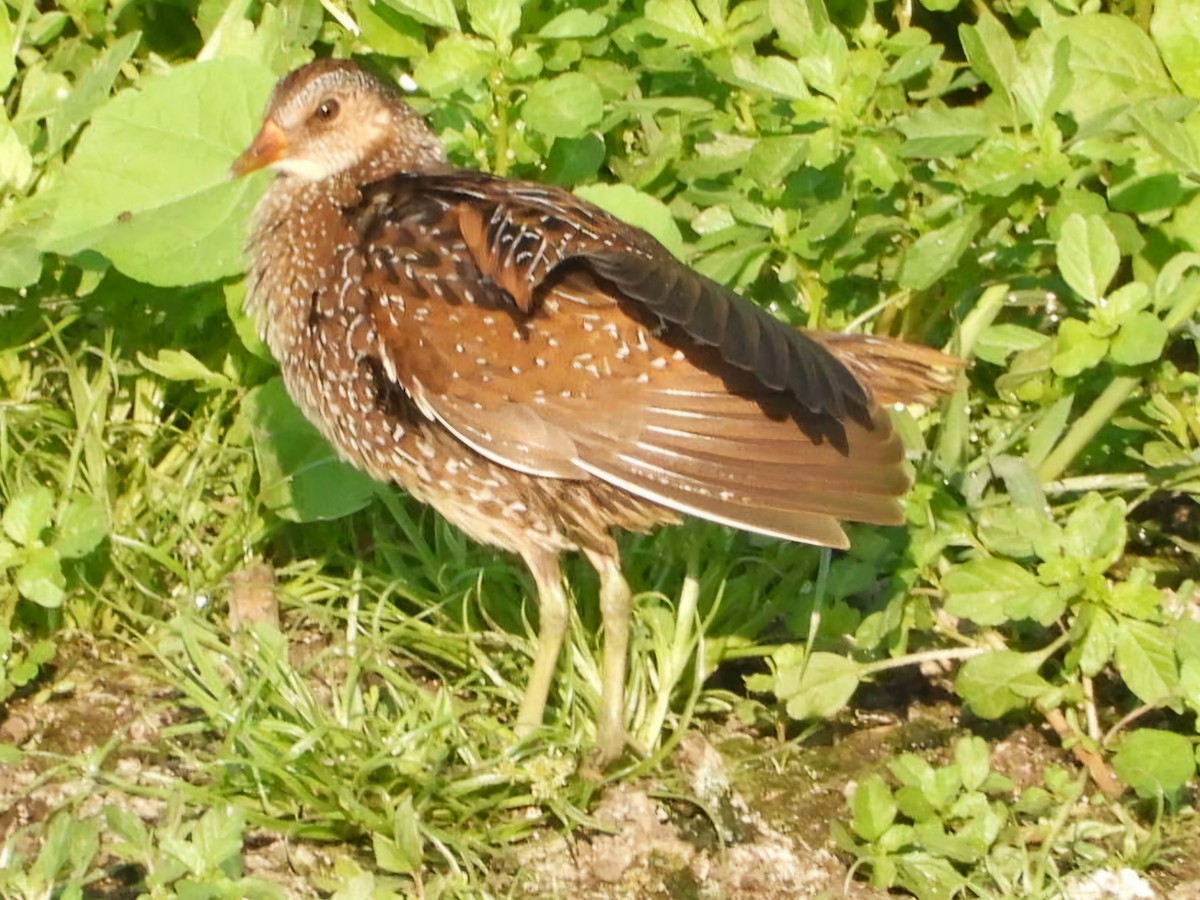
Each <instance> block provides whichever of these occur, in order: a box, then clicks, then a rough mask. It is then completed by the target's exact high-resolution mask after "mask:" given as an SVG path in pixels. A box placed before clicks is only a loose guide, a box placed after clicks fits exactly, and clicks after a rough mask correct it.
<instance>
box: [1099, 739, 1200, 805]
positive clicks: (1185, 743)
mask: <svg viewBox="0 0 1200 900" xmlns="http://www.w3.org/2000/svg"><path fill="white" fill-rule="evenodd" d="M1112 763H1113V770H1114V771H1115V772H1116V773H1117V777H1118V778H1120V779H1121V780H1122V781H1123V782H1125V784H1127V785H1129V786H1130V787H1131V788H1133V789H1134V790H1135V791H1136V792H1137V795H1138V796H1139V797H1143V798H1145V799H1147V800H1152V799H1154V798H1156V797H1159V796H1163V795H1166V796H1167V797H1170V796H1171V795H1173V794H1176V793H1178V792H1179V791H1180V790H1182V789H1183V788H1184V786H1186V785H1187V783H1188V782H1189V781H1190V780H1191V778H1192V776H1193V775H1194V774H1195V773H1196V757H1195V753H1194V751H1193V749H1192V742H1191V741H1190V740H1188V739H1187V738H1186V737H1184V736H1183V735H1182V734H1176V733H1175V732H1173V731H1161V730H1159V729H1157V728H1139V729H1138V730H1137V731H1134V732H1132V733H1131V734H1129V735H1128V736H1127V737H1126V738H1125V739H1124V740H1123V741H1121V746H1120V747H1119V748H1117V752H1116V753H1115V754H1114V755H1113V760H1112Z"/></svg>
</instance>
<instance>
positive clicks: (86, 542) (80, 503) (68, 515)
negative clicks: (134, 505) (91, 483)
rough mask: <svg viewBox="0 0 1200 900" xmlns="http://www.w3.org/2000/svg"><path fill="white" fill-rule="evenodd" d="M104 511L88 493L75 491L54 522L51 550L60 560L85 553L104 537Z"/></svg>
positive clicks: (106, 532) (101, 505)
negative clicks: (55, 530) (55, 526)
mask: <svg viewBox="0 0 1200 900" xmlns="http://www.w3.org/2000/svg"><path fill="white" fill-rule="evenodd" d="M109 528H110V525H109V519H108V510H107V508H106V507H105V506H104V504H103V503H101V502H100V501H99V500H97V499H96V498H95V497H93V496H91V495H90V494H76V495H75V496H73V497H72V498H71V500H70V502H69V503H67V508H66V509H65V510H64V511H63V515H62V520H61V521H60V522H59V523H58V535H57V537H56V538H55V540H54V549H55V550H56V551H57V552H58V555H59V556H61V557H62V558H63V559H78V558H80V557H82V556H87V555H88V554H89V553H91V552H92V551H93V550H95V549H96V548H97V547H98V546H100V542H101V541H103V540H104V539H105V538H106V537H108V532H109Z"/></svg>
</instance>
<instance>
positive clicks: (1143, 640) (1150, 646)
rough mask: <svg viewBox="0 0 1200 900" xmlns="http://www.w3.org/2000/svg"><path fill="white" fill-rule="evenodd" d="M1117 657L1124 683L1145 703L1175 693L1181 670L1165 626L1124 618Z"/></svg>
mask: <svg viewBox="0 0 1200 900" xmlns="http://www.w3.org/2000/svg"><path fill="white" fill-rule="evenodd" d="M1114 659H1115V661H1116V664H1117V671H1118V672H1120V673H1121V678H1123V679H1124V680H1125V685H1126V686H1127V687H1128V688H1129V689H1130V690H1131V691H1133V692H1134V693H1135V694H1137V696H1138V698H1139V699H1140V700H1141V701H1142V702H1143V703H1158V702H1159V701H1161V700H1164V699H1166V698H1167V697H1168V696H1170V695H1171V694H1173V693H1174V692H1175V689H1176V687H1177V686H1178V684H1179V671H1178V669H1177V668H1176V664H1175V651H1174V647H1173V646H1172V641H1171V636H1170V634H1169V632H1168V631H1167V629H1166V628H1164V627H1162V626H1160V625H1152V624H1150V623H1149V622H1138V621H1134V620H1130V619H1125V620H1124V621H1122V622H1121V627H1120V628H1119V629H1117V639H1116V651H1115V653H1114Z"/></svg>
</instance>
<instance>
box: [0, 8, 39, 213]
mask: <svg viewBox="0 0 1200 900" xmlns="http://www.w3.org/2000/svg"><path fill="white" fill-rule="evenodd" d="M0 18H2V16H0ZM32 175H33V156H32V154H30V152H29V148H27V147H26V146H25V142H24V141H22V140H21V138H20V136H19V135H18V134H17V131H16V129H15V128H13V126H12V123H11V122H9V120H8V115H7V114H6V113H5V111H4V109H3V107H0V191H6V192H13V193H19V192H20V191H22V190H23V189H24V188H25V185H26V184H27V183H28V182H29V179H30V176H32Z"/></svg>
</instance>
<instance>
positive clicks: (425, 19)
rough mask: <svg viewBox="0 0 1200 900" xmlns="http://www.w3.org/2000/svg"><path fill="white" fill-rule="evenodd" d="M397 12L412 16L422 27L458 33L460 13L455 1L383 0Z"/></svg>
mask: <svg viewBox="0 0 1200 900" xmlns="http://www.w3.org/2000/svg"><path fill="white" fill-rule="evenodd" d="M382 2H383V3H386V4H387V5H388V6H390V7H392V9H394V10H396V11H397V12H402V13H404V14H405V15H406V16H411V17H412V18H414V19H416V20H417V21H418V22H420V23H421V24H422V25H434V26H436V27H437V28H445V29H446V30H447V31H458V30H459V28H460V26H459V24H458V12H457V11H456V10H455V9H454V0H382Z"/></svg>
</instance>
